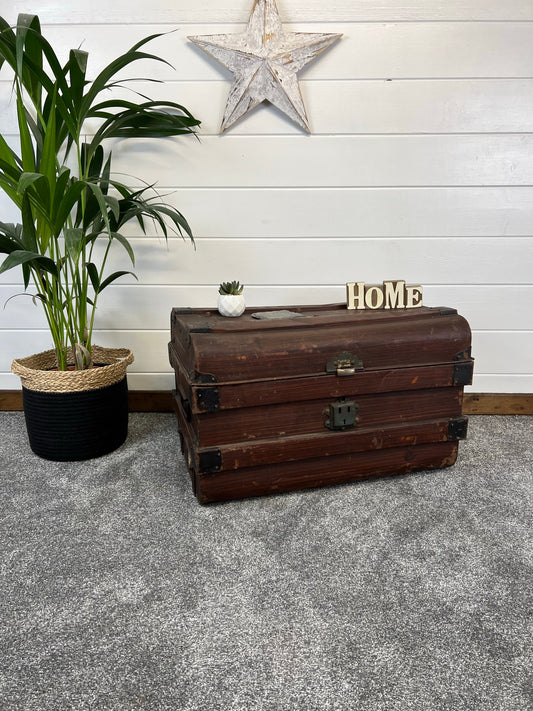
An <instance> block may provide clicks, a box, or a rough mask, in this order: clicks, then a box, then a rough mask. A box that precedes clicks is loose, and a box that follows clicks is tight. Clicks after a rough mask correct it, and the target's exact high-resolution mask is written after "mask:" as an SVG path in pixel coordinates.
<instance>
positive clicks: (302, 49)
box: [189, 0, 342, 133]
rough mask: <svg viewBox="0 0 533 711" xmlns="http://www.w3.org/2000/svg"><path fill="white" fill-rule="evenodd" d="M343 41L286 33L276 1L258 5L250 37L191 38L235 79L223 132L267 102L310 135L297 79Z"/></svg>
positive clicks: (263, 0)
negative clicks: (313, 62) (321, 55)
mask: <svg viewBox="0 0 533 711" xmlns="http://www.w3.org/2000/svg"><path fill="white" fill-rule="evenodd" d="M340 37H342V35H340V34H319V33H311V32H285V31H284V30H283V29H282V26H281V20H280V17H279V13H278V8H277V7H276V3H275V0H255V2H254V6H253V9H252V12H251V15H250V19H249V20H248V25H247V27H246V31H245V32H242V33H238V34H228V35H199V36H195V37H189V39H190V40H191V42H194V44H196V45H197V46H198V47H200V49H202V50H203V51H204V52H207V54H210V55H211V56H212V57H214V59H216V60H217V61H218V62H220V63H221V64H223V65H224V66H225V67H227V68H228V69H230V70H231V71H232V72H233V74H234V78H233V84H232V86H231V89H230V93H229V96H228V101H227V103H226V109H225V111H224V118H223V120H222V126H221V128H220V132H221V133H223V132H224V131H225V130H226V129H228V128H229V127H230V126H232V125H233V124H234V123H235V122H236V121H238V119H240V118H241V117H242V116H244V115H245V114H246V113H248V111H250V110H251V109H253V108H254V107H255V106H257V105H258V104H260V103H261V102H263V101H269V102H270V103H271V104H273V105H274V106H276V107H277V108H278V109H280V111H282V112H283V113H285V114H286V115H287V116H289V118H291V119H292V120H293V121H295V122H296V123H297V124H298V125H299V126H301V127H302V128H304V129H305V130H306V131H307V132H310V129H309V123H308V120H307V115H306V112H305V106H304V102H303V99H302V95H301V93H300V87H299V85H298V79H297V77H296V74H297V73H298V72H299V71H300V69H302V67H305V65H306V64H309V62H311V61H312V60H313V59H315V57H317V56H318V55H319V54H320V53H321V52H323V51H324V50H325V49H327V48H328V47H329V46H330V45H332V44H333V43H334V42H336V41H337V40H338V39H339V38H340Z"/></svg>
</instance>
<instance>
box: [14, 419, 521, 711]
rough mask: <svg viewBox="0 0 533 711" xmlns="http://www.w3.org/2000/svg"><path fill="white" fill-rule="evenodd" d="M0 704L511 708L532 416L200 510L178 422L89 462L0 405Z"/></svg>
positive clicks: (134, 432) (516, 699) (142, 427)
mask: <svg viewBox="0 0 533 711" xmlns="http://www.w3.org/2000/svg"><path fill="white" fill-rule="evenodd" d="M0 427H1V432H2V439H1V440H0V469H1V472H2V475H1V478H0V486H1V501H2V509H3V510H2V514H1V518H2V528H1V541H0V542H1V565H2V568H1V586H2V587H1V598H0V637H1V653H0V670H1V674H0V700H1V702H0V706H1V708H2V709H3V710H4V709H5V710H6V711H18V710H19V709H20V710H22V709H24V711H30V710H31V711H63V710H64V711H85V710H89V709H91V710H92V709H95V710H97V711H107V710H108V709H109V710H111V709H113V710H115V709H116V710H117V711H130V710H131V711H135V710H137V709H142V710H145V709H146V710H150V711H152V710H153V711H156V710H159V709H169V710H176V711H193V710H196V711H204V710H205V711H218V710H219V709H220V711H232V710H235V711H241V710H243V711H244V710H246V711H348V710H361V711H396V710H398V711H406V710H408V709H416V711H430V710H431V711H433V710H436V711H437V710H438V711H440V710H448V709H449V710H450V711H462V710H463V709H464V710H465V711H466V710H468V711H524V710H526V709H533V698H532V685H531V662H532V649H531V612H532V607H531V597H532V580H533V579H532V575H531V571H532V540H531V537H530V534H531V522H532V515H531V514H532V507H531V503H532V501H531V492H532V470H533V418H531V417H479V416H478V417H472V418H471V419H470V433H469V439H468V440H467V441H466V442H463V443H461V447H460V455H459V460H458V463H457V464H456V465H455V467H453V468H451V469H447V470H442V471H437V472H431V473H419V474H412V475H409V476H402V477H396V478H395V477H391V478H386V479H380V480H372V481H366V482H361V483H357V484H351V485H346V486H338V487H333V488H327V489H319V490H313V491H306V492H298V493H293V494H285V495H280V496H275V497H267V498H262V499H250V500H246V501H239V502H230V503H226V504H219V505H214V506H213V505H211V506H207V507H201V506H199V505H198V504H197V503H196V501H195V499H194V497H193V495H192V493H191V490H190V484H189V481H188V477H187V475H186V473H185V469H184V464H183V461H182V459H181V456H180V454H179V444H178V438H177V432H176V424H175V420H174V416H173V415H170V414H134V415H132V416H131V420H130V436H129V439H128V441H127V443H126V444H125V445H124V446H123V447H122V448H121V449H120V450H119V451H117V452H115V453H114V454H112V455H110V456H108V457H106V458H103V459H101V460H95V461H91V462H85V463H77V464H66V463H52V462H46V461H43V460H40V459H38V458H37V457H35V456H34V455H32V454H31V452H29V450H28V447H27V443H26V433H25V430H24V424H23V416H22V414H21V413H0Z"/></svg>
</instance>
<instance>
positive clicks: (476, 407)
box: [0, 390, 533, 415]
mask: <svg viewBox="0 0 533 711" xmlns="http://www.w3.org/2000/svg"><path fill="white" fill-rule="evenodd" d="M129 401H130V411H131V412H172V410H173V408H172V394H171V393H170V391H165V390H152V391H150V390H131V391H130V393H129ZM0 410H22V393H21V392H20V391H19V390H0ZM463 412H464V414H465V415H533V394H531V393H526V394H506V393H480V394H474V393H468V394H465V396H464V404H463Z"/></svg>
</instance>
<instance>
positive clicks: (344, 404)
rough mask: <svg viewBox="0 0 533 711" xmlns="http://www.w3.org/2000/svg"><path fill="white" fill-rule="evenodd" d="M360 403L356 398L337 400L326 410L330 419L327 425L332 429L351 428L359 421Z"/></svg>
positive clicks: (326, 422)
mask: <svg viewBox="0 0 533 711" xmlns="http://www.w3.org/2000/svg"><path fill="white" fill-rule="evenodd" d="M358 412H359V405H358V404H357V403H356V402H355V401H354V400H337V401H335V402H332V403H331V405H330V406H329V407H328V408H327V409H326V410H325V414H326V415H329V419H327V420H326V421H325V423H324V424H325V426H326V427H327V428H328V429H330V430H349V429H351V428H352V427H355V425H356V424H357V422H359V417H358V416H357V413H358Z"/></svg>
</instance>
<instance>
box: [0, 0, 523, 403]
mask: <svg viewBox="0 0 533 711" xmlns="http://www.w3.org/2000/svg"><path fill="white" fill-rule="evenodd" d="M251 5H252V0H204V2H202V3H197V2H192V0H172V1H170V0H153V1H152V2H150V3H148V2H145V1H144V0H140V2H137V3H131V2H129V1H128V2H126V0H115V2H113V3H104V2H102V0H95V1H94V2H92V3H82V2H77V1H75V2H72V3H68V4H62V3H56V2H54V3H50V2H45V0H36V1H35V2H34V3H33V4H32V6H31V10H32V11H35V12H37V13H38V14H39V15H40V17H41V21H42V22H43V24H44V25H45V26H46V29H47V31H48V32H49V36H50V37H51V38H52V40H53V42H54V43H55V45H56V46H57V47H59V48H60V49H61V50H62V51H63V52H64V56H65V57H66V52H67V50H68V49H69V48H70V47H71V46H79V45H80V44H81V45H82V46H83V48H84V49H86V50H87V51H88V52H89V56H90V63H89V67H90V70H89V73H90V74H93V75H94V73H95V72H96V71H97V70H98V69H99V68H101V67H102V66H103V65H104V63H107V62H108V61H109V60H110V59H111V58H112V57H113V56H115V55H116V54H117V53H118V52H119V51H121V50H125V49H127V48H128V47H129V46H131V45H132V44H133V43H135V42H136V41H138V40H139V39H140V38H142V37H144V36H146V35H148V34H151V33H154V32H167V31H171V30H175V31H174V32H171V33H170V34H167V35H165V36H164V37H162V38H160V39H158V40H156V41H155V42H154V43H153V44H152V47H151V49H152V50H153V51H154V52H155V53H157V54H160V55H162V56H164V57H165V58H167V59H168V60H169V61H170V62H171V63H172V65H173V68H170V67H163V66H159V65H155V64H153V63H151V62H146V63H145V65H144V66H143V67H142V71H141V74H140V75H142V76H143V77H151V78H157V79H160V80H162V82H163V83H159V84H150V83H148V82H141V83H139V84H138V86H137V88H138V89H139V91H141V92H145V93H150V94H151V95H152V96H153V97H154V98H168V99H171V100H175V101H179V102H181V103H183V104H185V105H186V106H187V107H188V108H190V109H191V110H192V111H193V113H195V114H196V115H197V116H198V117H199V118H200V119H201V120H202V129H201V131H200V141H195V140H193V139H191V140H189V139H181V140H176V141H173V140H169V141H165V142H163V143H162V144H159V145H154V143H153V142H150V141H145V142H142V144H138V145H137V146H136V147H134V146H132V144H131V143H127V142H119V143H117V145H115V146H114V154H115V159H116V161H115V169H116V171H117V172H125V173H130V174H134V175H135V176H137V177H138V178H139V180H143V181H147V182H157V184H158V187H160V188H161V189H162V190H163V191H164V192H168V193H170V195H169V200H170V201H172V202H173V204H175V205H176V206H177V207H179V208H180V209H181V210H182V211H183V212H184V214H185V215H186V216H187V218H188V219H189V221H190V222H191V224H192V227H193V230H194V233H195V235H196V238H197V243H196V249H193V248H192V246H191V245H190V244H188V243H184V242H181V241H179V240H171V241H170V242H169V244H168V245H166V244H165V242H164V240H163V239H162V238H161V237H158V236H157V235H153V236H150V237H148V238H147V237H142V236H140V235H139V233H138V232H136V230H135V228H134V227H133V226H132V227H131V228H130V231H129V236H130V237H131V238H132V241H133V243H134V245H135V247H136V255H137V274H138V276H139V283H138V284H137V283H135V282H134V281H133V280H131V279H125V280H124V281H122V282H121V283H120V284H118V285H116V286H115V287H114V288H113V289H112V290H109V291H108V292H107V293H106V294H104V297H103V301H102V302H101V307H100V309H99V314H98V327H99V332H98V334H97V338H96V340H97V342H100V343H102V344H104V345H106V344H109V345H128V346H130V347H132V348H133V349H134V351H135V357H136V360H135V362H134V364H133V365H132V366H131V367H130V376H129V382H130V389H131V390H132V391H133V392H138V393H139V395H138V400H139V402H146V401H147V400H146V397H147V396H146V392H150V393H152V396H151V397H152V400H150V402H152V403H153V402H157V401H158V400H157V398H156V399H155V400H154V399H153V393H154V392H157V391H160V393H161V397H162V398H164V397H166V395H165V394H166V393H168V391H169V390H170V389H171V387H172V380H173V378H172V373H171V371H170V366H169V365H168V361H167V355H166V342H167V340H168V328H169V314H170V309H171V307H172V306H175V305H179V306H213V305H214V304H215V302H216V289H217V285H218V283H219V282H220V281H222V280H227V279H239V280H240V281H242V282H244V283H245V284H246V285H247V289H246V296H247V302H248V304H249V305H251V306H263V305H269V304H272V305H276V304H277V305H288V304H303V303H329V302H334V301H342V300H343V299H344V286H343V285H344V283H345V282H346V281H353V280H363V281H367V282H380V281H382V280H383V279H389V278H405V279H407V280H408V281H410V282H411V283H420V284H423V286H424V289H425V303H426V304H428V305H448V306H453V307H455V308H457V309H458V310H459V311H460V313H462V314H463V315H465V316H466V317H467V318H468V320H469V321H470V324H471V326H472V329H473V355H474V356H475V358H476V368H475V379H474V384H473V386H471V387H469V388H467V390H468V391H469V392H470V393H471V396H470V397H471V398H475V397H478V395H477V394H479V393H500V394H502V395H501V397H504V395H503V394H506V395H505V397H509V394H511V395H513V394H515V395H516V396H517V397H519V396H520V394H522V395H524V394H527V393H532V392H533V361H532V355H531V354H532V353H533V320H532V319H533V316H532V314H533V309H532V305H533V278H532V275H533V269H532V266H533V130H532V126H533V52H532V51H531V47H532V46H533V3H531V2H525V1H524V0H508V2H505V3H501V2H499V1H498V2H496V0H466V1H465V0H446V1H445V0H410V1H409V2H405V0H404V1H403V2H402V1H401V0H375V1H374V2H372V3H369V2H367V1H366V0H334V1H333V2H331V3H324V2H323V1H322V0H321V1H320V2H319V1H318V0H279V2H278V7H279V11H280V14H281V16H282V20H283V22H284V24H285V25H287V26H288V28H289V29H291V30H294V31H310V32H342V33H343V38H342V40H341V41H340V42H339V43H337V44H336V45H335V46H333V47H332V48H331V49H330V50H329V51H328V52H326V53H325V54H324V55H323V56H322V57H321V58H320V59H318V60H317V61H316V62H314V63H313V64H311V65H309V66H308V67H307V68H306V69H305V70H304V71H302V72H301V74H300V80H301V82H300V83H301V89H302V94H303V97H304V100H305V103H306V106H307V109H308V114H309V119H310V123H311V127H312V135H310V136H308V135H304V134H302V133H301V131H300V130H299V129H298V128H297V127H296V126H294V125H293V124H292V123H291V122H289V121H288V120H287V119H285V118H284V117H283V116H282V115H281V114H280V113H279V112H278V111H277V110H276V109H274V108H272V107H267V106H262V107H259V108H257V109H255V110H254V111H253V112H252V113H251V114H250V115H249V116H248V117H246V118H244V119H243V120H241V121H240V122H239V123H237V124H236V125H235V127H234V128H232V129H231V130H230V131H229V132H228V133H227V134H226V135H225V136H222V137H221V136H219V135H218V127H219V125H220V121H221V118H222V114H223V111H224V104H225V101H226V97H227V93H228V90H229V87H230V83H231V74H230V73H229V72H228V71H227V70H225V69H224V68H223V67H221V66H220V65H218V64H216V63H215V62H214V61H212V60H210V59H209V57H208V56H207V55H205V54H204V53H202V52H200V51H199V50H198V49H197V48H196V47H195V46H194V45H192V44H191V43H190V42H188V40H187V36H188V35H195V34H209V33H215V32H238V31H240V30H242V28H243V26H244V23H245V22H246V21H247V18H248V15H249V12H250V10H251ZM28 11H29V8H28V5H27V4H26V3H25V2H22V0H12V2H11V3H10V4H9V11H5V12H3V14H4V16H5V17H6V19H8V20H9V21H12V22H14V21H15V20H16V16H17V13H18V12H28ZM10 89H11V87H10V82H9V80H8V78H7V76H6V75H5V73H3V72H0V131H1V132H2V133H7V134H8V135H9V140H10V141H13V142H16V141H17V136H16V118H15V116H14V114H13V106H12V102H11V99H10ZM92 130H94V127H93V126H88V127H87V131H88V132H91V131H92ZM0 219H1V220H4V221H13V220H17V215H16V211H14V210H13V208H12V207H11V205H9V203H8V202H7V200H6V199H5V198H4V197H3V196H0ZM125 256H126V255H125V253H124V254H123V253H121V252H120V250H117V252H116V253H115V254H114V256H113V265H112V266H113V267H118V268H122V267H125V268H127V266H125V265H126V261H125V259H124V258H125ZM22 290H23V289H22V286H21V279H20V275H19V274H16V273H14V272H9V273H6V274H3V275H1V276H0V303H1V307H0V391H2V392H4V394H5V392H6V391H10V390H16V389H18V388H19V382H18V380H17V379H16V378H15V377H14V376H13V375H11V373H10V372H9V369H10V363H11V360H12V359H13V358H14V357H16V356H21V355H27V354H29V353H32V352H35V351H37V350H40V349H44V348H47V347H49V343H50V342H49V339H48V337H47V334H46V331H45V328H44V320H43V318H42V316H41V314H40V313H39V311H38V309H37V308H36V307H34V306H33V304H32V301H31V299H30V298H28V297H27V296H26V297H24V296H18V294H20V293H21V292H22ZM12 297H13V298H12ZM8 300H9V301H8ZM5 302H7V304H6V306H5V308H3V305H4V303H5ZM143 393H144V395H143ZM14 397H15V394H14ZM143 398H144V400H143ZM2 402H4V404H5V403H6V398H5V397H3V398H2ZM475 402H479V401H478V400H476V401H475ZM483 402H485V405H483V406H484V407H487V402H488V401H486V400H485V401H483ZM491 402H492V403H493V404H492V407H494V408H495V411H498V408H499V409H500V411H501V409H502V404H501V400H493V401H491ZM506 402H515V404H516V402H517V401H513V400H507V401H506ZM522 402H526V400H524V399H523V400H522ZM472 403H474V400H472ZM495 403H496V404H495ZM0 406H1V403H0ZM472 407H474V405H472ZM516 407H517V408H518V411H522V412H523V409H522V410H520V408H519V407H518V405H517V406H516Z"/></svg>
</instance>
